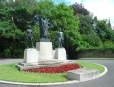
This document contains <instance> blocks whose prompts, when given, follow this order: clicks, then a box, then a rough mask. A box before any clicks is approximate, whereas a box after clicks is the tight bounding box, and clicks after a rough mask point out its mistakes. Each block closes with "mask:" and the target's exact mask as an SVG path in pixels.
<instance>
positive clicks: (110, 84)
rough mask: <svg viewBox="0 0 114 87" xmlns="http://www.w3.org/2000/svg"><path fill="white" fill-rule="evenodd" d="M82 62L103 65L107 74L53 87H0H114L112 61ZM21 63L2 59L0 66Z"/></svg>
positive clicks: (14, 86)
mask: <svg viewBox="0 0 114 87" xmlns="http://www.w3.org/2000/svg"><path fill="white" fill-rule="evenodd" d="M78 61H84V62H93V63H98V64H101V65H104V66H105V67H107V69H108V72H107V73H106V75H104V76H102V77H100V78H96V79H93V80H89V81H84V82H79V83H76V82H73V81H72V82H69V83H64V84H61V83H58V84H53V85H50V84H49V85H48V84H40V85H38V86H37V85H36V84H33V85H29V84H26V85H21V84H6V83H0V87H114V68H113V67H114V60H78ZM18 62H23V59H2V60H0V64H9V63H18Z"/></svg>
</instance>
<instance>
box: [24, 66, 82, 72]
mask: <svg viewBox="0 0 114 87" xmlns="http://www.w3.org/2000/svg"><path fill="white" fill-rule="evenodd" d="M78 68H80V66H79V65H78V64H68V65H62V66H58V67H45V68H35V69H28V70H24V71H25V72H34V73H37V72H40V73H63V72H67V71H69V70H74V69H78Z"/></svg>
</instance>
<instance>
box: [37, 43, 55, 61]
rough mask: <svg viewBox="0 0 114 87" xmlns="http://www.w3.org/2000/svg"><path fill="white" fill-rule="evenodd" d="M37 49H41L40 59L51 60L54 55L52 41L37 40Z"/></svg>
mask: <svg viewBox="0 0 114 87" xmlns="http://www.w3.org/2000/svg"><path fill="white" fill-rule="evenodd" d="M36 49H37V50H38V51H39V59H40V60H51V59H52V56H53V49H52V42H37V43H36Z"/></svg>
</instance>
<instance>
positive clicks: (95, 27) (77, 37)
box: [0, 0, 114, 59]
mask: <svg viewBox="0 0 114 87" xmlns="http://www.w3.org/2000/svg"><path fill="white" fill-rule="evenodd" d="M34 15H38V17H40V16H41V15H45V16H46V17H47V19H50V20H51V21H52V23H53V28H49V29H48V37H49V39H50V40H51V41H52V43H53V48H54V49H55V48H57V47H58V42H57V35H58V30H59V29H60V28H61V30H62V32H63V34H64V41H63V47H65V49H66V51H67V56H68V57H69V59H72V58H76V57H77V53H78V52H80V50H85V51H86V49H87V50H91V49H93V48H94V49H95V50H96V49H97V48H99V49H104V48H106V47H107V48H112V49H113V48H114V45H113V44H114V31H113V30H111V27H110V26H111V25H110V21H108V23H107V20H98V19H97V17H95V18H93V17H92V16H91V13H90V12H89V11H88V10H87V9H86V8H84V7H83V6H82V5H81V4H78V3H75V4H73V5H71V6H67V5H65V4H64V3H60V4H58V5H55V4H54V3H53V1H51V0H39V1H38V2H37V1H36V0H15V2H13V0H9V2H8V1H7V0H1V1H0V57H15V58H17V57H21V58H22V57H23V52H24V49H25V48H26V37H25V31H26V28H27V27H26V26H27V25H28V24H30V25H31V26H32V31H33V37H34V46H35V44H36V42H37V41H39V34H40V32H39V30H40V28H39V24H37V25H35V24H33V23H32V22H31V21H32V18H33V16H34ZM107 48H106V49H107Z"/></svg>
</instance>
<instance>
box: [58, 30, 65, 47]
mask: <svg viewBox="0 0 114 87" xmlns="http://www.w3.org/2000/svg"><path fill="white" fill-rule="evenodd" d="M63 40H64V37H63V32H61V29H60V30H59V32H58V48H62V43H63Z"/></svg>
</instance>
